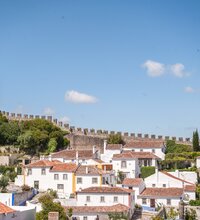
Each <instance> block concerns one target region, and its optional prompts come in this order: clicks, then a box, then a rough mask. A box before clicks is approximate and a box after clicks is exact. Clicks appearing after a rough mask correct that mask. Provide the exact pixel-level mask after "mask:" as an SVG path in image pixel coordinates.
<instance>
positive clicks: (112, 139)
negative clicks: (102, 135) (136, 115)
mask: <svg viewBox="0 0 200 220" xmlns="http://www.w3.org/2000/svg"><path fill="white" fill-rule="evenodd" d="M108 144H124V141H123V139H122V136H121V135H120V134H110V135H109V137H108Z"/></svg>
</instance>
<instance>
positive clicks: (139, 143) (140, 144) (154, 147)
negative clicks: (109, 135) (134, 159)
mask: <svg viewBox="0 0 200 220" xmlns="http://www.w3.org/2000/svg"><path fill="white" fill-rule="evenodd" d="M123 150H131V151H134V152H151V153H153V154H155V155H156V156H157V157H159V158H161V159H162V160H164V159H165V144H164V142H163V141H158V140H148V141H147V140H134V141H130V142H128V143H127V144H126V145H125V146H124V147H123Z"/></svg>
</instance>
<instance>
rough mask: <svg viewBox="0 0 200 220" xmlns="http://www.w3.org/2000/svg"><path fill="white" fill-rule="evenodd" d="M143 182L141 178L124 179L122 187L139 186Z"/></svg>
mask: <svg viewBox="0 0 200 220" xmlns="http://www.w3.org/2000/svg"><path fill="white" fill-rule="evenodd" d="M143 182H144V181H143V179H142V178H125V179H124V181H123V183H122V185H125V186H139V185H140V184H142V183H143Z"/></svg>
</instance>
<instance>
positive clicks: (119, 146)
mask: <svg viewBox="0 0 200 220" xmlns="http://www.w3.org/2000/svg"><path fill="white" fill-rule="evenodd" d="M122 147H123V145H122V144H107V146H106V150H120V149H122Z"/></svg>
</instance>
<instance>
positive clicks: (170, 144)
mask: <svg viewBox="0 0 200 220" xmlns="http://www.w3.org/2000/svg"><path fill="white" fill-rule="evenodd" d="M192 150H193V149H192V146H190V145H186V144H176V142H175V141H173V140H168V141H167V143H166V154H168V153H182V152H191V151H192Z"/></svg>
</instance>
